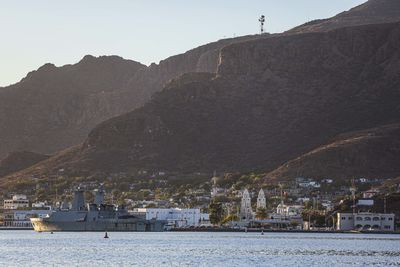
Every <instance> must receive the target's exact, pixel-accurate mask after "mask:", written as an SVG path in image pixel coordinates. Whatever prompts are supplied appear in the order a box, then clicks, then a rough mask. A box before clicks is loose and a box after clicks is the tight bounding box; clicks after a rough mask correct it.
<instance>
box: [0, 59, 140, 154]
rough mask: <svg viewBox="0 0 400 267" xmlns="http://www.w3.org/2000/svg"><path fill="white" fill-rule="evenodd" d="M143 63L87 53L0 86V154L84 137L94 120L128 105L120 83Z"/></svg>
mask: <svg viewBox="0 0 400 267" xmlns="http://www.w3.org/2000/svg"><path fill="white" fill-rule="evenodd" d="M144 67H145V66H144V65H142V64H140V63H137V62H134V61H130V60H124V59H122V58H120V57H116V56H110V57H99V58H95V57H92V56H85V57H84V58H83V59H82V60H81V61H80V62H79V63H77V64H74V65H66V66H63V67H59V68H57V67H55V66H54V65H52V64H46V65H44V66H42V67H41V68H39V69H38V70H37V71H33V72H31V73H29V74H28V75H27V76H26V77H25V78H24V79H22V80H21V82H19V83H17V84H14V85H11V86H8V87H4V88H0V125H1V131H0V141H1V144H2V145H1V146H0V158H1V157H2V156H5V155H6V154H7V153H9V152H12V151H19V150H28V151H34V152H38V153H46V154H47V153H54V152H57V151H58V150H60V149H63V148H65V147H69V146H71V145H74V144H77V143H80V142H82V140H84V139H85V138H86V136H87V133H88V132H89V131H90V130H91V129H92V128H93V127H94V126H95V125H96V124H98V123H100V122H101V121H104V120H105V119H108V118H110V117H112V116H114V115H119V114H121V113H123V112H124V111H127V110H128V107H127V105H128V104H129V103H126V102H125V100H127V99H126V98H125V97H124V96H125V95H126V94H129V93H128V92H126V91H123V90H121V88H122V87H123V85H124V84H125V82H126V81H127V80H128V79H129V78H130V77H132V76H133V75H134V74H135V73H136V72H137V71H138V70H139V69H141V68H144ZM129 102H131V103H130V104H131V105H135V103H136V104H138V103H143V102H142V100H141V99H135V98H129Z"/></svg>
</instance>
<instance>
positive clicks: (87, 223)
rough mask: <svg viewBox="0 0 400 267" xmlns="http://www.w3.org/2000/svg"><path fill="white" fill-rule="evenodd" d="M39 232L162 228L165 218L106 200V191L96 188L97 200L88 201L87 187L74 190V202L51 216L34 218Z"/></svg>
mask: <svg viewBox="0 0 400 267" xmlns="http://www.w3.org/2000/svg"><path fill="white" fill-rule="evenodd" d="M31 223H32V226H33V228H34V229H35V231H37V232H57V231H71V232H74V231H109V232H113V231H121V232H130V231H140V232H146V231H149V232H160V231H163V230H164V226H165V224H166V222H165V221H159V220H146V215H145V214H140V213H130V212H128V211H127V210H126V209H125V208H124V207H121V206H114V205H107V204H104V191H103V190H96V191H95V200H94V203H90V204H89V203H88V204H87V205H85V199H84V191H82V190H80V189H77V190H75V191H74V198H73V201H72V206H71V207H70V208H69V207H67V206H66V205H65V204H64V205H63V207H60V208H59V209H57V210H55V211H53V212H52V213H51V214H50V215H49V216H48V217H44V218H31Z"/></svg>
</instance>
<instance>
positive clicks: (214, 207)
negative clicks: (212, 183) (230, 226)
mask: <svg viewBox="0 0 400 267" xmlns="http://www.w3.org/2000/svg"><path fill="white" fill-rule="evenodd" d="M209 213H210V222H211V223H212V224H214V225H219V224H221V221H222V219H223V215H224V210H223V208H222V203H220V202H212V203H211V204H210V206H209Z"/></svg>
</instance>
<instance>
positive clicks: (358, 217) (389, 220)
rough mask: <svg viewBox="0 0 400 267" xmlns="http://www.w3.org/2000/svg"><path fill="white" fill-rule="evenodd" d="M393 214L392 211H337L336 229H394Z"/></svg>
mask: <svg viewBox="0 0 400 267" xmlns="http://www.w3.org/2000/svg"><path fill="white" fill-rule="evenodd" d="M394 221H395V215H394V214H392V213H370V212H360V213H338V214H337V224H336V229H337V230H340V231H349V230H363V231H388V232H390V231H394Z"/></svg>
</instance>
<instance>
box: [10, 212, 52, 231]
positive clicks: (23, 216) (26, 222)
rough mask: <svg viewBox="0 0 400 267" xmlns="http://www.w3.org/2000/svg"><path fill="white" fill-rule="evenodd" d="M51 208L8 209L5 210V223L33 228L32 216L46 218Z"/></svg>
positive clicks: (16, 226)
mask: <svg viewBox="0 0 400 267" xmlns="http://www.w3.org/2000/svg"><path fill="white" fill-rule="evenodd" d="M51 212H52V211H51V210H7V211H4V218H3V220H4V221H3V225H4V226H5V227H13V228H31V227H32V224H31V221H30V218H45V217H47V216H48V215H49V214H50V213H51Z"/></svg>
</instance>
